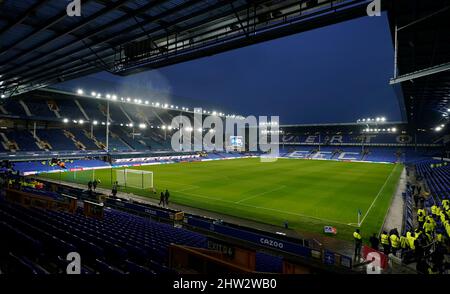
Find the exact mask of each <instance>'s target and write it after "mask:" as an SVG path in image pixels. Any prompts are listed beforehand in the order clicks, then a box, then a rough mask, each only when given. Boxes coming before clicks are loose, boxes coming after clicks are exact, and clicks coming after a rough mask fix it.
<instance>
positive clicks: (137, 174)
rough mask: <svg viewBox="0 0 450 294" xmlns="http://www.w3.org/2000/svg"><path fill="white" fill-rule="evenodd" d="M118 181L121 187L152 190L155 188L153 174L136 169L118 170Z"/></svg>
mask: <svg viewBox="0 0 450 294" xmlns="http://www.w3.org/2000/svg"><path fill="white" fill-rule="evenodd" d="M116 181H117V183H118V184H119V185H120V186H124V187H130V188H137V189H150V188H153V172H151V171H144V170H136V169H128V168H125V169H119V170H116Z"/></svg>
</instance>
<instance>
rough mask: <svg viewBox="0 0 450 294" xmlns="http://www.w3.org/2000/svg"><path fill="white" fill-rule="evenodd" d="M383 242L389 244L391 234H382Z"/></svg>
mask: <svg viewBox="0 0 450 294" xmlns="http://www.w3.org/2000/svg"><path fill="white" fill-rule="evenodd" d="M381 244H382V245H389V236H388V235H387V234H381Z"/></svg>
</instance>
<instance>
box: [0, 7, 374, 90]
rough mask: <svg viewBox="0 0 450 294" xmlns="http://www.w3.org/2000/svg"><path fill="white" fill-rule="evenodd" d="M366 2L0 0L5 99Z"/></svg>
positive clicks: (242, 39)
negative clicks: (75, 9)
mask: <svg viewBox="0 0 450 294" xmlns="http://www.w3.org/2000/svg"><path fill="white" fill-rule="evenodd" d="M369 2H371V1H370V0H333V1H332V0H301V1H298V0H283V1H281V0H270V1H268V0H234V1H222V0H210V1H199V0H185V1H182V0H176V1H175V0H171V1H167V0H155V1H142V0H115V1H106V0H82V1H81V17H77V16H72V17H69V16H67V13H66V5H67V4H68V3H69V2H67V1H56V0H42V1H37V0H21V1H14V0H5V1H0V37H1V40H2V42H1V45H0V46H1V47H0V80H1V82H0V83H1V84H0V91H1V92H2V94H3V95H5V97H8V96H11V95H17V94H19V93H23V92H26V91H29V90H32V89H36V88H41V87H45V86H48V85H50V84H53V83H58V82H61V81H65V80H69V79H73V78H77V77H81V76H85V75H88V74H91V73H95V72H99V71H104V70H106V71H110V72H113V73H117V74H120V75H126V74H130V73H135V72H138V71H143V70H148V69H153V68H158V67H162V66H165V65H169V64H174V63H179V62H182V61H186V60H191V59H195V58H198V57H202V56H209V55H212V54H216V53H219V52H223V51H226V50H230V49H234V48H239V47H243V46H247V45H250V44H254V43H258V42H262V41H266V40H270V39H274V38H279V37H283V36H287V35H290V34H293V33H297V32H301V31H306V30H310V29H314V28H317V27H321V26H325V25H328V24H333V23H338V22H341V21H345V20H348V19H352V18H355V17H359V16H363V15H365V14H366V6H367V3H369Z"/></svg>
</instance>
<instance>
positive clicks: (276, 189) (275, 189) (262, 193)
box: [234, 185, 286, 204]
mask: <svg viewBox="0 0 450 294" xmlns="http://www.w3.org/2000/svg"><path fill="white" fill-rule="evenodd" d="M284 188H286V186H285V185H281V186H279V187H277V188H274V189H271V190H268V191H264V192H261V193H257V194H255V195H252V196H250V197H247V198H244V199H242V200H239V201H236V202H234V203H236V204H239V203H241V202H244V201H246V200H250V199H253V198H256V197H258V196H262V195H264V194H267V193H270V192H275V191H278V190H281V189H284Z"/></svg>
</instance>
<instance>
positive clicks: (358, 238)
mask: <svg viewBox="0 0 450 294" xmlns="http://www.w3.org/2000/svg"><path fill="white" fill-rule="evenodd" d="M353 238H355V240H359V241H361V239H362V237H361V234H359V233H358V232H353Z"/></svg>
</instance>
